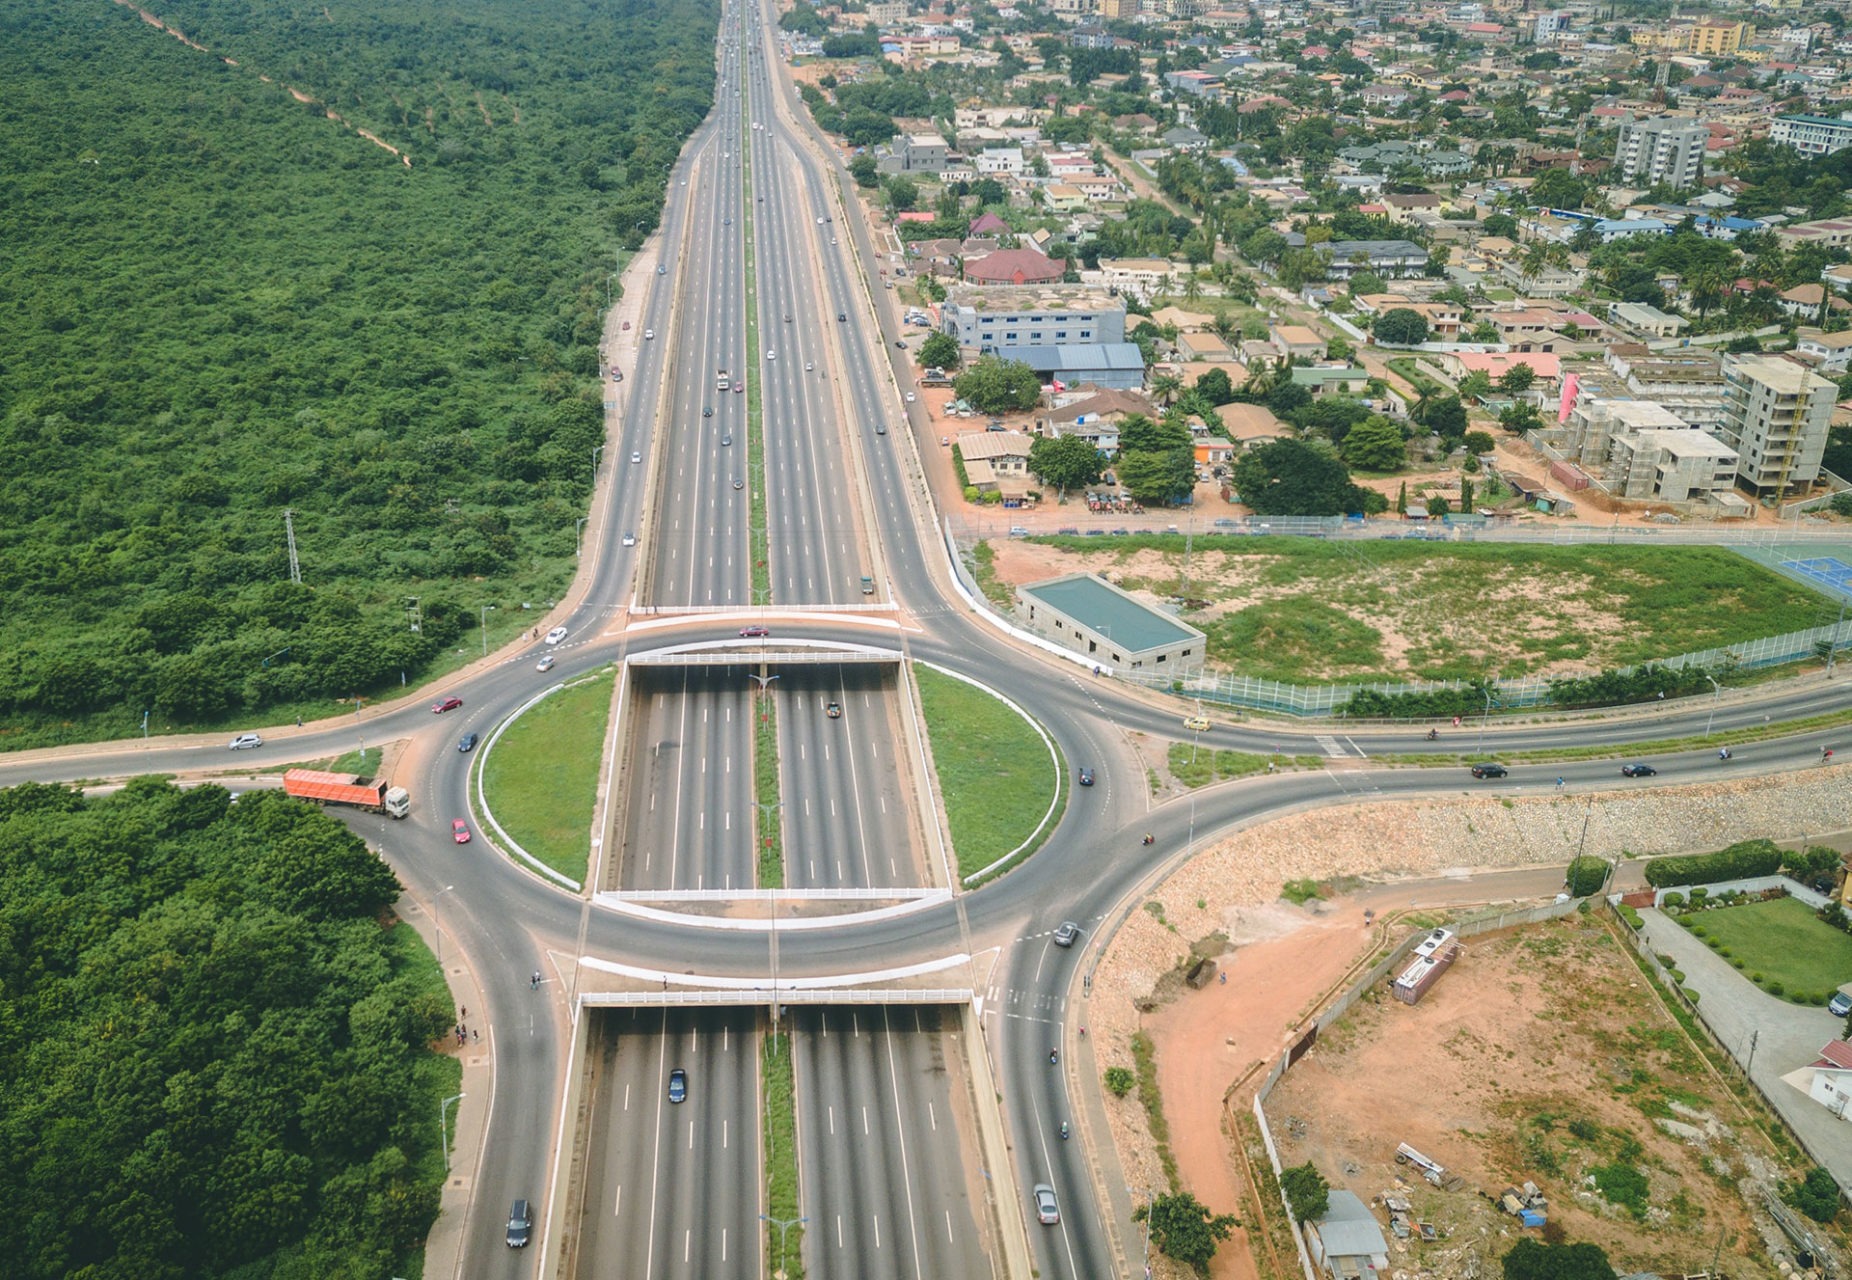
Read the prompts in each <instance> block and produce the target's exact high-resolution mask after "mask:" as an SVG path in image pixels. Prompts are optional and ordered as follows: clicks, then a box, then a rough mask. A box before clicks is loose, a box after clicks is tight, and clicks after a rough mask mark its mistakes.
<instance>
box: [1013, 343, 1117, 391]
mask: <svg viewBox="0 0 1852 1280" xmlns="http://www.w3.org/2000/svg"><path fill="white" fill-rule="evenodd" d="M1000 354H1001V355H1002V356H1003V357H1004V358H1005V359H1006V360H1020V361H1022V362H1023V363H1024V364H1026V365H1028V366H1029V367H1030V368H1031V369H1033V370H1035V371H1036V373H1038V374H1040V375H1041V378H1042V381H1043V382H1060V383H1062V384H1063V385H1065V386H1070V387H1072V386H1078V385H1079V384H1080V383H1083V382H1091V383H1093V384H1094V385H1095V386H1098V387H1104V388H1106V389H1107V390H1109V391H1136V390H1138V389H1139V388H1140V387H1142V386H1144V385H1145V355H1144V352H1142V351H1140V350H1139V349H1138V344H1137V343H1136V342H1094V343H1075V344H1073V345H1071V346H1065V347H1012V348H1010V349H1009V350H1008V351H1004V352H1001V353H1000Z"/></svg>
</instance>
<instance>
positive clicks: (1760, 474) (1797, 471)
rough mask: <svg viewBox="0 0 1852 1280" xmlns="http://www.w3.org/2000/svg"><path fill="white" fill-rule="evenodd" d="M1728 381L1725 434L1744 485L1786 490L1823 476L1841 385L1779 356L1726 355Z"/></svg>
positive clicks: (1754, 488)
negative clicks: (1737, 458) (1829, 430)
mask: <svg viewBox="0 0 1852 1280" xmlns="http://www.w3.org/2000/svg"><path fill="white" fill-rule="evenodd" d="M1723 381H1724V395H1723V428H1722V432H1721V434H1722V436H1723V438H1724V440H1725V442H1726V443H1728V444H1729V445H1730V446H1731V447H1732V448H1734V449H1735V450H1736V452H1737V454H1738V457H1739V462H1738V465H1737V475H1738V476H1739V477H1740V478H1741V479H1742V483H1743V486H1744V487H1745V488H1747V489H1749V490H1751V491H1752V492H1754V493H1756V494H1758V495H1760V494H1764V493H1785V492H1788V491H1790V490H1792V489H1795V488H1797V487H1804V486H1806V485H1810V484H1812V483H1813V482H1814V481H1815V480H1817V479H1819V478H1820V458H1821V456H1822V455H1823V454H1824V453H1825V452H1826V433H1827V428H1828V427H1829V426H1830V425H1831V423H1832V419H1833V402H1834V400H1835V399H1836V398H1837V397H1838V394H1839V388H1838V386H1837V385H1836V384H1835V383H1832V382H1828V381H1827V380H1826V379H1825V378H1822V377H1820V376H1819V375H1818V374H1816V373H1809V372H1808V371H1807V370H1805V369H1803V368H1801V367H1800V366H1799V365H1798V364H1795V363H1794V362H1793V361H1792V360H1784V359H1782V358H1781V357H1779V356H1751V355H1742V356H1729V357H1726V358H1725V360H1724V362H1723Z"/></svg>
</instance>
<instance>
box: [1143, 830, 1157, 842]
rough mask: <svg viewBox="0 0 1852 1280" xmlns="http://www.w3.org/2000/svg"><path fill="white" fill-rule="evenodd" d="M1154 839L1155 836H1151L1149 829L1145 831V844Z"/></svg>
mask: <svg viewBox="0 0 1852 1280" xmlns="http://www.w3.org/2000/svg"><path fill="white" fill-rule="evenodd" d="M1155 839H1156V837H1155V836H1153V835H1152V834H1151V833H1150V832H1149V831H1147V832H1145V843H1146V844H1150V843H1152V842H1153V841H1154V840H1155Z"/></svg>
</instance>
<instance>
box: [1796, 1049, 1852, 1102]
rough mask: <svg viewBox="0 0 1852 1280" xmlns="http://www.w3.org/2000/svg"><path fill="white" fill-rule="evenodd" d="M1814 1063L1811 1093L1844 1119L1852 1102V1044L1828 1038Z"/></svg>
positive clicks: (1813, 1097)
mask: <svg viewBox="0 0 1852 1280" xmlns="http://www.w3.org/2000/svg"><path fill="white" fill-rule="evenodd" d="M1811 1065H1812V1067H1813V1082H1812V1084H1810V1085H1809V1086H1808V1089H1807V1096H1808V1097H1810V1098H1812V1099H1813V1100H1814V1101H1815V1102H1817V1103H1819V1104H1820V1105H1821V1106H1823V1107H1825V1108H1826V1109H1827V1110H1828V1111H1830V1112H1832V1113H1833V1114H1834V1115H1836V1116H1838V1117H1839V1118H1840V1119H1841V1120H1844V1119H1845V1118H1846V1108H1847V1105H1848V1104H1852V1044H1847V1043H1846V1042H1845V1041H1844V1040H1828V1041H1827V1042H1826V1044H1825V1046H1824V1047H1823V1048H1821V1050H1820V1056H1819V1057H1818V1058H1815V1059H1814V1060H1813V1063H1812V1064H1811Z"/></svg>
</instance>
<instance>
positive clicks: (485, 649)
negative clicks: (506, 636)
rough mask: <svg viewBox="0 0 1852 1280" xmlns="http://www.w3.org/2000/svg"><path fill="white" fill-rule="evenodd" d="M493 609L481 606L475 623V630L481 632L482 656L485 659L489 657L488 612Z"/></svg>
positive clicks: (486, 605) (489, 605)
mask: <svg viewBox="0 0 1852 1280" xmlns="http://www.w3.org/2000/svg"><path fill="white" fill-rule="evenodd" d="M494 607H495V606H494V605H492V604H485V605H483V606H482V608H481V610H480V611H479V616H478V618H477V621H476V630H478V631H480V632H482V656H483V657H485V658H486V657H488V656H489V610H491V609H493V608H494Z"/></svg>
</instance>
